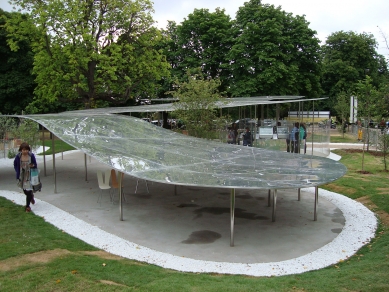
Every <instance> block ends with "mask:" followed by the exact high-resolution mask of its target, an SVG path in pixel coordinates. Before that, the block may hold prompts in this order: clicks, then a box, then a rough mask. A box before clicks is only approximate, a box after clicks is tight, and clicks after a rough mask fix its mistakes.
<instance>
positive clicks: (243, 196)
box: [236, 195, 253, 200]
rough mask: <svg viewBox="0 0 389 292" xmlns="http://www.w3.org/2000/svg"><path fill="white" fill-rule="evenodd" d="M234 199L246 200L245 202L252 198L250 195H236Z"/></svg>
mask: <svg viewBox="0 0 389 292" xmlns="http://www.w3.org/2000/svg"><path fill="white" fill-rule="evenodd" d="M236 197H237V198H239V199H246V200H247V199H252V198H253V196H251V195H237V196H236Z"/></svg>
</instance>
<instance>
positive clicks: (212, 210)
mask: <svg viewBox="0 0 389 292" xmlns="http://www.w3.org/2000/svg"><path fill="white" fill-rule="evenodd" d="M193 213H195V214H196V215H197V216H196V217H195V219H197V218H200V217H202V216H203V214H204V213H209V214H213V215H222V214H225V213H226V214H230V208H222V207H204V208H200V209H196V210H194V211H193ZM235 218H243V219H249V220H268V219H269V217H267V216H260V215H257V214H255V213H248V212H246V210H244V209H240V208H235Z"/></svg>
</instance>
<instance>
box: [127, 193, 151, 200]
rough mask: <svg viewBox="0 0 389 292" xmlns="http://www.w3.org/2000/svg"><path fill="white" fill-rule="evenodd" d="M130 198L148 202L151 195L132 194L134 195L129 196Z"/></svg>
mask: <svg viewBox="0 0 389 292" xmlns="http://www.w3.org/2000/svg"><path fill="white" fill-rule="evenodd" d="M131 196H132V197H135V198H138V199H144V200H146V199H147V200H150V199H151V195H150V194H134V195H131Z"/></svg>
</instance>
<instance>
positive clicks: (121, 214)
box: [115, 171, 123, 221]
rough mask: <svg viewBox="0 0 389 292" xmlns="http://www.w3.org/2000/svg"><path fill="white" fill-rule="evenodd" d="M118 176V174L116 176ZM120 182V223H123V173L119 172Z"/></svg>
mask: <svg viewBox="0 0 389 292" xmlns="http://www.w3.org/2000/svg"><path fill="white" fill-rule="evenodd" d="M115 175H116V174H115ZM118 182H119V209H120V221H123V191H122V183H123V182H122V173H121V172H119V171H118Z"/></svg>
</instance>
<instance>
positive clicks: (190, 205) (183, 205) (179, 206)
mask: <svg viewBox="0 0 389 292" xmlns="http://www.w3.org/2000/svg"><path fill="white" fill-rule="evenodd" d="M198 206H199V205H197V204H180V205H178V206H177V207H178V208H190V207H198Z"/></svg>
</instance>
